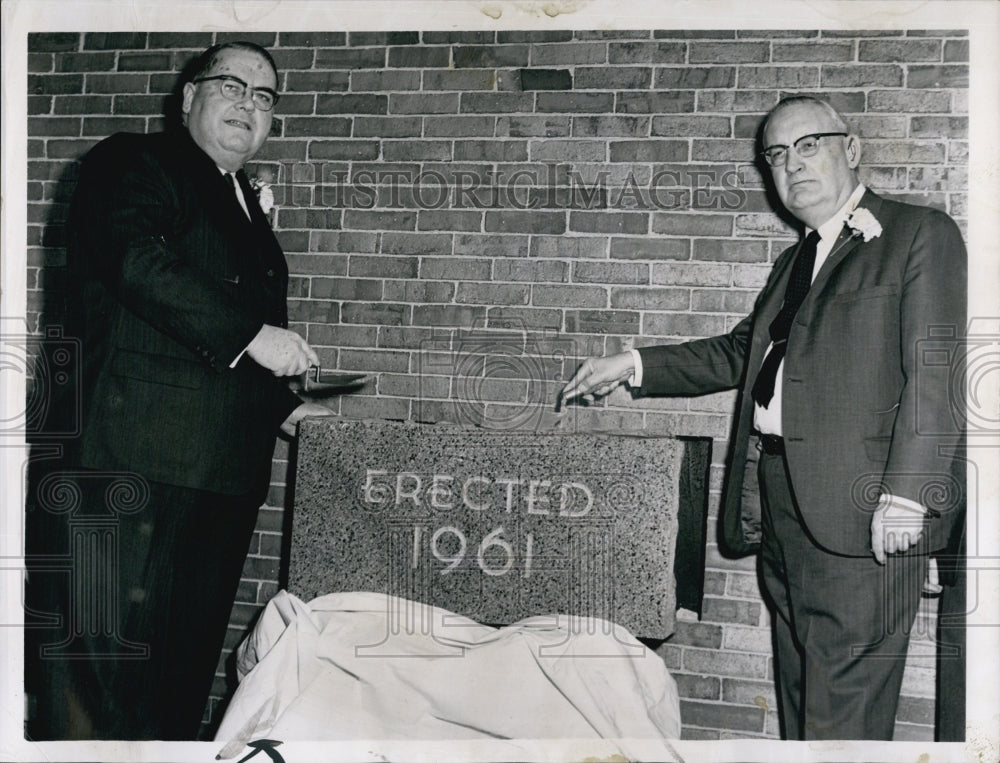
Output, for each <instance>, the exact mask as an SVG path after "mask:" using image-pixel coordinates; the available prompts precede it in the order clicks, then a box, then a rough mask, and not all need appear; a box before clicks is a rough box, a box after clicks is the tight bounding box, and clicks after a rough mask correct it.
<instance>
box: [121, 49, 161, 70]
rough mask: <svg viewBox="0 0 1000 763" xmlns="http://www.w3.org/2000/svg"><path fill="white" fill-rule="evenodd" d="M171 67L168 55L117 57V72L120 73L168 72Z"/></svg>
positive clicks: (135, 54)
mask: <svg viewBox="0 0 1000 763" xmlns="http://www.w3.org/2000/svg"><path fill="white" fill-rule="evenodd" d="M171 65H172V64H171V55H170V54H169V53H121V54H120V55H119V56H118V71H121V72H130V71H131V72H148V71H169V70H170V69H171Z"/></svg>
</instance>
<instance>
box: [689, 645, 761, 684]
mask: <svg viewBox="0 0 1000 763" xmlns="http://www.w3.org/2000/svg"><path fill="white" fill-rule="evenodd" d="M767 666H768V658H767V657H765V656H764V655H759V654H742V653H739V652H732V653H727V652H723V651H716V650H713V649H695V648H688V649H685V650H684V670H686V671H689V672H691V673H700V674H702V675H711V676H735V677H738V678H766V677H767Z"/></svg>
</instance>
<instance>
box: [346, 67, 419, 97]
mask: <svg viewBox="0 0 1000 763" xmlns="http://www.w3.org/2000/svg"><path fill="white" fill-rule="evenodd" d="M419 89H420V72H418V71H399V70H398V69H397V70H394V69H383V70H378V71H354V72H351V90H352V91H354V92H372V91H378V92H382V91H395V90H419Z"/></svg>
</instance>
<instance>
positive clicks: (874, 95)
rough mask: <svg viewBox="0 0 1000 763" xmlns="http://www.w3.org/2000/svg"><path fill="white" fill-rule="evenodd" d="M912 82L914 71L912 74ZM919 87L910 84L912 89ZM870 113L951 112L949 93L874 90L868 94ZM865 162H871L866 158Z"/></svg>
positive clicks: (915, 90)
mask: <svg viewBox="0 0 1000 763" xmlns="http://www.w3.org/2000/svg"><path fill="white" fill-rule="evenodd" d="M910 78H911V80H912V71H911V74H910ZM914 87H919V86H914V85H912V84H910V88H914ZM868 109H869V111H874V112H879V111H887V112H889V113H892V114H906V113H913V112H918V113H933V112H944V113H947V112H948V111H950V110H951V96H950V94H949V93H946V92H943V91H937V90H917V89H907V90H903V91H898V90H873V91H871V92H870V93H869V94H868ZM865 161H869V160H868V159H867V157H866V159H865Z"/></svg>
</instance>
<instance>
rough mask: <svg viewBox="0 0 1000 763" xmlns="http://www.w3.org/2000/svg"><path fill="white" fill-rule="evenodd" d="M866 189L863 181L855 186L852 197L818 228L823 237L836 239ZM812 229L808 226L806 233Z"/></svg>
mask: <svg viewBox="0 0 1000 763" xmlns="http://www.w3.org/2000/svg"><path fill="white" fill-rule="evenodd" d="M866 190H868V189H867V188H865V186H864V184H863V183H858V186H857V188H855V189H854V191H853V193H851V195H850V197H849V198H848V199H847V201H846V202H845V203H844V206H842V207H841V208H840V209H839V210H838V211H837V213H836V214H835V215H834V216H833V217H831V218H830V219H829V220H827V221H826V222H825V223H823V224H822V225H821V226H819V228H818V229H817V230H818V231H819V236H820V238H821V239H824V240H827V239H834V238H836V237H837V236H839V235H840V229H841V228H843V227H844V222H845V221H846V220H847V216H848V215H849V214H850V213H851V212H853V211H854V208H855V207H856V206H857V205H858V203H859V202H860V201H861V197H862V196H864V195H865V191H866ZM811 231H812V228H809V227H808V226H807V227H806V235H807V236H808V235H809V233H810V232H811Z"/></svg>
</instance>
